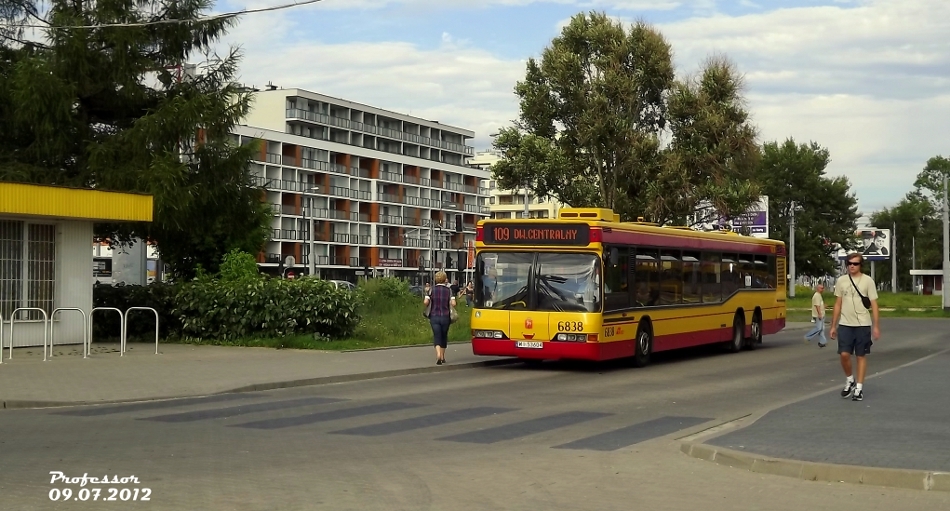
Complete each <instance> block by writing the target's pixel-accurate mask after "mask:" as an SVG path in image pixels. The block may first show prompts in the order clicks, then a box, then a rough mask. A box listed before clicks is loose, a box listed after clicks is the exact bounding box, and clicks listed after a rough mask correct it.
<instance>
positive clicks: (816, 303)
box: [811, 291, 825, 319]
mask: <svg viewBox="0 0 950 511" xmlns="http://www.w3.org/2000/svg"><path fill="white" fill-rule="evenodd" d="M815 307H818V310H820V311H821V316H819V315H818V311H817V310H815ZM811 317H813V318H815V319H818V318H823V317H825V298H824V297H823V296H821V293H819V292H818V291H815V294H814V295H812V297H811Z"/></svg>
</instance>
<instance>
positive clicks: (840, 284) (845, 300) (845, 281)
mask: <svg viewBox="0 0 950 511" xmlns="http://www.w3.org/2000/svg"><path fill="white" fill-rule="evenodd" d="M848 277H849V275H842V276H840V277H838V281H837V282H836V283H835V296H840V297H841V317H840V319H839V321H838V324H839V325H842V326H871V311H870V310H869V309H865V308H864V304H863V303H861V297H860V296H859V295H858V293H857V291H855V289H854V287H855V286H857V287H858V290H860V291H861V294H862V295H864V296H866V297H868V298H870V299H871V300H877V286H875V285H874V279H872V278H871V277H868V276H867V275H865V274H863V273H862V274H860V275H858V276H857V277H854V286H852V285H851V279H850V278H848Z"/></svg>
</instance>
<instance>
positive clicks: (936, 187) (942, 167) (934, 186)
mask: <svg viewBox="0 0 950 511" xmlns="http://www.w3.org/2000/svg"><path fill="white" fill-rule="evenodd" d="M944 176H950V158H947V157H944V156H934V157H933V158H930V159H929V160H927V163H926V165H924V169H923V170H922V171H921V172H920V173H919V174H917V180H916V181H914V188H915V189H916V190H917V191H918V192H919V193H920V194H922V195H923V196H925V197H927V199H928V200H929V201H930V203H931V205H932V206H933V208H934V210H936V211H937V213H938V214H939V213H940V212H941V211H943V196H944V193H945V192H944V189H943V178H944Z"/></svg>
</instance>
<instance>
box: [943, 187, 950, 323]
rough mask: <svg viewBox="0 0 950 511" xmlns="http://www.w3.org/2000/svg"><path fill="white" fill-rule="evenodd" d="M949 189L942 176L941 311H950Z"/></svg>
mask: <svg viewBox="0 0 950 511" xmlns="http://www.w3.org/2000/svg"><path fill="white" fill-rule="evenodd" d="M948 287H950V187H948V186H947V174H944V175H943V310H945V311H950V289H947V288H948Z"/></svg>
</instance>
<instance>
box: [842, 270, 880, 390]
mask: <svg viewBox="0 0 950 511" xmlns="http://www.w3.org/2000/svg"><path fill="white" fill-rule="evenodd" d="M847 261H848V272H847V274H846V275H842V276H841V277H838V281H837V282H836V283H835V297H836V300H835V310H834V314H833V315H832V317H831V338H832V339H837V340H838V355H839V356H840V357H841V368H842V369H844V374H845V376H847V377H848V379H847V382H846V383H845V385H844V390H842V391H841V397H842V398H844V399H847V398H849V397H850V398H851V399H852V400H853V401H863V400H864V375H865V374H867V370H868V365H867V358H866V357H867V354H868V353H870V352H871V344H873V343H872V340H877V339H879V338H880V337H881V330H880V326H879V325H880V319H879V315H878V308H877V286H875V285H874V280H873V279H872V278H871V277H870V276H868V275H865V274H863V273H861V263H862V262H863V261H864V256H862V255H861V254H859V253H852V254H848V259H847ZM839 320H840V323H839ZM839 325H840V327H841V337H840V338H839V337H838V326H839ZM851 355H854V356H855V357H856V358H857V366H858V368H857V369H858V371H857V372H858V374H857V380H855V377H854V375H853V374H852V372H851Z"/></svg>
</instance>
